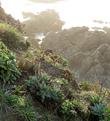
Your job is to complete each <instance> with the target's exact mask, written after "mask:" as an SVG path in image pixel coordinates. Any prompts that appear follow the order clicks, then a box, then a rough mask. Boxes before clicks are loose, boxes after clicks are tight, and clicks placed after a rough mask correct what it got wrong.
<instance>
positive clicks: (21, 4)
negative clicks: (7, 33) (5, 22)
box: [1, 0, 110, 27]
mask: <svg viewBox="0 0 110 121" xmlns="http://www.w3.org/2000/svg"><path fill="white" fill-rule="evenodd" d="M1 3H2V6H3V7H4V8H5V10H6V12H8V13H11V14H12V16H13V17H15V18H16V19H20V20H22V15H21V13H22V11H28V12H34V13H35V12H38V11H42V10H45V9H55V10H56V11H57V12H59V15H60V17H61V19H62V20H64V21H65V22H66V26H67V27H71V26H83V25H85V26H102V25H100V24H98V23H95V24H94V23H93V22H92V21H93V20H102V21H105V22H110V0H64V1H62V2H58V3H54V4H40V3H32V2H29V1H28V0H1ZM103 26H104V25H103ZM108 26H110V25H108Z"/></svg>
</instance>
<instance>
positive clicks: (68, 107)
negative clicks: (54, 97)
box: [61, 100, 84, 120]
mask: <svg viewBox="0 0 110 121" xmlns="http://www.w3.org/2000/svg"><path fill="white" fill-rule="evenodd" d="M61 112H62V114H63V115H64V117H65V119H68V120H70V119H75V118H77V117H81V115H82V114H84V106H83V105H82V104H81V102H79V101H78V100H65V101H64V102H63V103H62V106H61ZM83 117H84V115H83Z"/></svg>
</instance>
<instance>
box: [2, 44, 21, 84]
mask: <svg viewBox="0 0 110 121" xmlns="http://www.w3.org/2000/svg"><path fill="white" fill-rule="evenodd" d="M19 76H20V71H19V69H18V67H17V64H16V59H15V56H14V54H13V53H12V52H10V51H9V50H8V49H7V47H6V46H5V45H4V44H3V43H2V42H0V83H2V84H3V83H5V84H6V83H8V84H10V83H14V81H15V80H16V79H17V78H18V77H19Z"/></svg>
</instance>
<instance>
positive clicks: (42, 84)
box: [26, 75, 63, 103]
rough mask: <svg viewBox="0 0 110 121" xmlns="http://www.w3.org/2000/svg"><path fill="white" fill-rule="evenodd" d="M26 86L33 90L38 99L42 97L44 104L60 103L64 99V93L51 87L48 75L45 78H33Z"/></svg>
mask: <svg viewBox="0 0 110 121" xmlns="http://www.w3.org/2000/svg"><path fill="white" fill-rule="evenodd" d="M26 85H27V86H28V87H29V88H30V90H31V91H32V89H34V90H33V91H32V92H34V95H35V96H36V97H40V98H41V101H42V102H45V101H47V100H48V101H50V102H52V101H53V102H56V103H58V102H60V101H61V100H62V98H63V93H62V91H61V90H60V89H57V88H54V86H52V85H51V81H50V78H49V77H48V76H47V75H44V76H38V77H37V76H32V77H30V78H29V80H27V81H26Z"/></svg>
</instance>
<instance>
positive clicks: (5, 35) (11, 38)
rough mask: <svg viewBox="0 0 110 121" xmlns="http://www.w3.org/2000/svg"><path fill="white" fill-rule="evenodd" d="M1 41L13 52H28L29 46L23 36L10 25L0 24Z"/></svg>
mask: <svg viewBox="0 0 110 121" xmlns="http://www.w3.org/2000/svg"><path fill="white" fill-rule="evenodd" d="M0 40H1V41H2V42H3V43H4V44H5V45H6V46H7V47H8V48H9V49H11V50H26V49H27V48H28V46H29V43H28V42H25V41H24V38H23V36H22V34H21V33H20V32H19V31H18V30H17V29H16V28H14V27H12V26H11V25H8V24H3V23H0Z"/></svg>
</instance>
